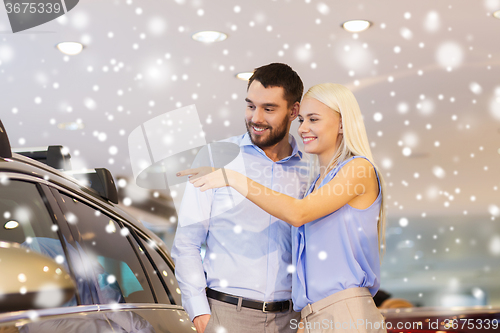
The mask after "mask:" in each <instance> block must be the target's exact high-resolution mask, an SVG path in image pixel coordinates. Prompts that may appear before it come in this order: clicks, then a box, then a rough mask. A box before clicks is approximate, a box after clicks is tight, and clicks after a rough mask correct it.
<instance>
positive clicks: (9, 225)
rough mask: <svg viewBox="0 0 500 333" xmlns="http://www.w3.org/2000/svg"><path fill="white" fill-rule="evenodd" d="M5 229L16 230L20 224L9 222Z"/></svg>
mask: <svg viewBox="0 0 500 333" xmlns="http://www.w3.org/2000/svg"><path fill="white" fill-rule="evenodd" d="M3 227H4V228H5V229H7V230H12V229H16V228H17V227H19V222H17V221H9V222H7V223H5V224H4V226H3Z"/></svg>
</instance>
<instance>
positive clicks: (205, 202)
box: [172, 133, 308, 320]
mask: <svg viewBox="0 0 500 333" xmlns="http://www.w3.org/2000/svg"><path fill="white" fill-rule="evenodd" d="M223 142H231V143H234V144H236V145H238V146H239V147H240V155H239V156H238V158H237V159H236V160H238V161H240V163H238V162H234V163H233V162H232V163H229V164H228V165H226V167H225V168H227V169H232V170H236V171H238V172H240V173H242V174H245V175H246V176H247V177H249V178H251V179H252V180H254V181H256V182H258V183H260V184H262V185H264V186H266V187H267V188H270V189H272V190H275V191H279V192H281V193H285V194H287V195H289V196H292V197H295V198H302V196H303V194H304V192H305V190H306V186H307V180H308V166H307V162H306V161H305V160H304V159H303V156H302V152H301V151H300V150H299V149H298V146H297V143H296V141H295V138H294V137H293V136H292V135H290V134H289V137H288V142H289V143H290V145H291V147H292V149H293V150H292V154H291V155H290V156H288V157H286V158H284V159H282V160H280V161H278V162H274V161H272V160H271V159H270V158H269V157H268V156H267V155H266V154H265V153H264V151H263V150H262V149H261V148H259V147H258V146H256V145H254V144H253V143H252V142H251V140H250V137H249V134H248V133H246V134H244V135H241V136H235V137H232V138H229V139H227V140H223ZM270 195H271V194H270ZM205 242H206V254H205V258H204V260H203V262H202V258H201V255H200V249H201V246H202V244H203V243H205ZM291 251H292V246H291V226H290V225H289V224H287V223H286V222H283V221H281V220H278V219H277V218H275V217H274V216H271V215H270V214H268V213H266V212H265V211H263V210H262V209H260V208H259V207H258V206H257V205H255V204H254V203H252V202H251V201H250V200H247V199H245V198H244V197H243V196H242V195H241V194H240V193H238V192H237V191H235V190H234V189H233V188H230V187H224V188H219V189H212V190H208V191H205V192H201V191H200V190H199V189H197V188H195V187H194V186H193V185H192V184H191V183H189V182H188V183H187V185H186V189H185V192H184V197H183V199H182V204H181V209H180V215H179V223H178V227H177V232H176V235H175V240H174V244H173V248H172V258H173V259H174V261H175V265H176V271H175V275H176V277H177V280H178V282H179V286H180V288H181V295H182V305H183V306H184V308H185V309H186V311H187V312H188V314H189V316H190V318H191V320H193V319H194V317H196V316H199V315H202V314H210V313H211V312H210V307H209V304H208V300H207V297H206V293H205V288H206V287H207V286H208V287H209V288H212V289H215V290H218V291H221V292H224V293H227V294H231V295H235V296H241V297H244V298H250V299H254V300H259V301H266V302H272V301H282V300H288V299H290V298H291V290H292V276H291V273H292V272H293V271H294V269H293V266H291V265H292V253H291Z"/></svg>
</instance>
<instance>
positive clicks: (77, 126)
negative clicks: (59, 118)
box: [57, 121, 84, 131]
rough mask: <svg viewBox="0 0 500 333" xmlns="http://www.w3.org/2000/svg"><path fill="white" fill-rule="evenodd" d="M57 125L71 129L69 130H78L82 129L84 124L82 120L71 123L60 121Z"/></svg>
mask: <svg viewBox="0 0 500 333" xmlns="http://www.w3.org/2000/svg"><path fill="white" fill-rule="evenodd" d="M57 127H59V128H60V129H65V130H69V131H76V130H79V129H82V128H83V127H84V126H83V123H82V122H75V121H72V122H69V123H60V124H58V125H57Z"/></svg>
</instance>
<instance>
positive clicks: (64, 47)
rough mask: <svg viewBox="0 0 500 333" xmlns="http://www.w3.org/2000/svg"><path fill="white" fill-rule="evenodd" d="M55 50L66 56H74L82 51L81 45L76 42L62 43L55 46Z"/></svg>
mask: <svg viewBox="0 0 500 333" xmlns="http://www.w3.org/2000/svg"><path fill="white" fill-rule="evenodd" d="M56 47H57V49H58V50H59V51H61V52H62V53H64V54H67V55H76V54H78V53H80V52H82V50H83V44H81V43H78V42H62V43H59V44H57V45H56Z"/></svg>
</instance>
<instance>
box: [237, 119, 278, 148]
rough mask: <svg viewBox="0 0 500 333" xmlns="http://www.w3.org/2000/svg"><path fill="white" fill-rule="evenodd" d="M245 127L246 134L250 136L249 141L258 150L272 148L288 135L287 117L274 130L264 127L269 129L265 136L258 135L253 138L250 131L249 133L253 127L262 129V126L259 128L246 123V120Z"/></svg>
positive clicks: (253, 124)
mask: <svg viewBox="0 0 500 333" xmlns="http://www.w3.org/2000/svg"><path fill="white" fill-rule="evenodd" d="M245 126H246V127H247V132H248V135H249V136H250V140H251V141H252V143H253V144H254V145H256V146H257V147H259V148H267V147H272V146H274V145H276V144H277V143H279V142H280V141H281V140H283V138H284V137H285V135H287V134H288V131H287V127H288V118H287V117H285V118H284V119H283V122H282V123H281V124H280V125H279V126H278V127H276V128H273V127H270V126H265V128H268V129H269V133H268V134H267V135H265V136H260V135H259V136H256V137H254V136H253V135H252V131H251V127H252V126H255V127H262V126H259V125H257V124H255V123H252V122H247V121H246V120H245Z"/></svg>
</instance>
